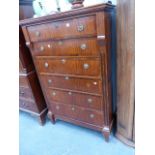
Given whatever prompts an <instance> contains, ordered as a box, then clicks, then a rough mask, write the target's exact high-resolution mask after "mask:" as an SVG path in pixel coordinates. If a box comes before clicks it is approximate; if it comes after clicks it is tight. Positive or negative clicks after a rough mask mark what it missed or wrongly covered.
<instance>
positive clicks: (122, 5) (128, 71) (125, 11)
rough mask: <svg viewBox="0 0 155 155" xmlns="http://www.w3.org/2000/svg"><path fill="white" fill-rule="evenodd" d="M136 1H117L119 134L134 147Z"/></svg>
mask: <svg viewBox="0 0 155 155" xmlns="http://www.w3.org/2000/svg"><path fill="white" fill-rule="evenodd" d="M134 3H135V1H134V0H117V133H116V136H117V137H118V138H119V139H120V140H122V141H123V142H124V143H126V144H128V145H130V146H134V130H135V129H134V111H135V110H134V108H135V106H134V105H135V91H134V86H135V85H134V80H135V79H134V72H135V64H134V62H135V45H134V37H135V32H134V30H135V28H134V26H135V25H134V23H135V21H134V16H135V10H134Z"/></svg>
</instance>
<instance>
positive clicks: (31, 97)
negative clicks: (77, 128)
mask: <svg viewBox="0 0 155 155" xmlns="http://www.w3.org/2000/svg"><path fill="white" fill-rule="evenodd" d="M19 42H20V43H19V108H20V110H21V111H24V112H28V113H30V114H31V115H33V116H35V117H37V118H38V121H39V123H40V124H41V125H43V124H44V122H45V116H46V114H47V106H46V102H45V99H44V96H43V93H42V90H41V87H40V84H39V81H38V77H37V74H36V72H35V68H34V65H33V61H32V58H31V55H30V51H29V49H28V48H27V47H26V45H25V39H24V36H23V33H22V30H21V29H20V32H19Z"/></svg>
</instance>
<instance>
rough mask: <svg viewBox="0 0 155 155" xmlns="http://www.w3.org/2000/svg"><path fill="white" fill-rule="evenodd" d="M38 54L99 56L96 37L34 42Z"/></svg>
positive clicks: (34, 53) (34, 52) (35, 52)
mask: <svg viewBox="0 0 155 155" xmlns="http://www.w3.org/2000/svg"><path fill="white" fill-rule="evenodd" d="M32 54H33V55H37V56H99V46H98V44H97V39H96V38H87V39H69V40H68V39H67V40H59V41H51V42H42V43H34V44H33V51H32Z"/></svg>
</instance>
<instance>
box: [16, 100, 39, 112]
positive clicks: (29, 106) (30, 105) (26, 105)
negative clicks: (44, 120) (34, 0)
mask: <svg viewBox="0 0 155 155" xmlns="http://www.w3.org/2000/svg"><path fill="white" fill-rule="evenodd" d="M19 107H20V108H22V109H26V110H30V111H33V112H38V108H37V106H36V104H35V102H34V101H29V100H26V99H21V98H19Z"/></svg>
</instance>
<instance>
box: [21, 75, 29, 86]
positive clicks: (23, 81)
mask: <svg viewBox="0 0 155 155" xmlns="http://www.w3.org/2000/svg"><path fill="white" fill-rule="evenodd" d="M19 86H21V87H27V88H29V84H28V81H27V77H26V76H19Z"/></svg>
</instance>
